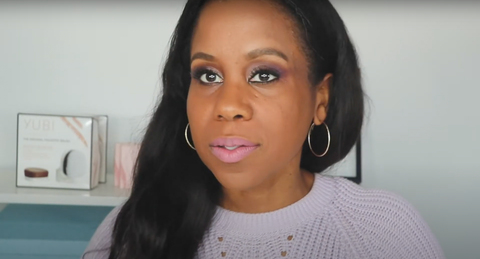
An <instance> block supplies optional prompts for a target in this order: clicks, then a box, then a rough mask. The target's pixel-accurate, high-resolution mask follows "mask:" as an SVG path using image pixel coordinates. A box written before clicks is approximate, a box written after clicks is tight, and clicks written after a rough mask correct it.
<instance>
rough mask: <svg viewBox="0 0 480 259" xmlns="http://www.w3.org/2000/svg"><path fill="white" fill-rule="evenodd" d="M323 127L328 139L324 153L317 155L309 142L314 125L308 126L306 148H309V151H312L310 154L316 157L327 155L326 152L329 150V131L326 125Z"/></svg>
mask: <svg viewBox="0 0 480 259" xmlns="http://www.w3.org/2000/svg"><path fill="white" fill-rule="evenodd" d="M323 125H325V129H327V137H328V143H327V148H326V149H325V152H323V153H322V154H320V155H319V154H317V153H315V151H313V148H312V143H311V142H310V135H311V134H312V131H313V128H314V127H315V123H312V126H310V130H309V131H308V138H307V139H308V146H309V147H310V151H312V154H313V155H314V156H316V157H323V156H325V155H326V154H327V152H328V150H329V149H330V129H329V128H328V126H327V124H326V123H325V122H324V123H323Z"/></svg>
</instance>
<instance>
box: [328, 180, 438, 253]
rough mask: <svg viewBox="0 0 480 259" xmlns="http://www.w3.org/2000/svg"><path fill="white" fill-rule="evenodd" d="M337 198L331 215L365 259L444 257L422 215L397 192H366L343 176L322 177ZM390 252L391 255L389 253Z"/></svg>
mask: <svg viewBox="0 0 480 259" xmlns="http://www.w3.org/2000/svg"><path fill="white" fill-rule="evenodd" d="M322 180H323V181H325V182H327V183H328V184H329V185H331V186H332V189H334V190H335V191H334V192H335V195H334V197H333V199H332V201H331V204H330V205H331V208H330V210H329V213H330V214H331V216H332V219H333V220H334V222H335V224H336V225H337V227H338V228H339V229H340V231H341V232H343V234H344V235H345V236H346V238H348V239H349V240H350V243H351V244H352V245H353V246H354V249H361V250H362V249H363V250H364V251H363V252H364V253H365V254H364V256H366V257H365V258H377V257H378V254H377V255H375V254H374V253H381V254H382V255H388V256H386V257H388V258H444V257H443V252H442V250H441V248H440V246H439V244H438V242H437V240H436V238H435V236H434V235H433V234H432V232H431V230H430V228H429V226H428V225H427V223H426V222H425V221H424V219H423V218H422V216H421V215H420V213H419V212H418V211H417V210H416V209H415V208H414V206H413V205H412V204H411V203H410V202H408V201H407V200H406V199H404V198H403V197H401V196H400V195H397V194H395V193H393V192H389V191H385V190H378V189H366V188H364V187H362V186H360V185H358V184H356V183H354V182H352V181H350V180H348V179H345V178H342V177H330V176H322ZM385 253H387V254H385Z"/></svg>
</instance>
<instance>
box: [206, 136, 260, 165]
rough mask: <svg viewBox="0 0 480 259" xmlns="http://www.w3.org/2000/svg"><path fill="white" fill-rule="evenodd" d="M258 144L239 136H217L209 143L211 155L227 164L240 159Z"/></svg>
mask: <svg viewBox="0 0 480 259" xmlns="http://www.w3.org/2000/svg"><path fill="white" fill-rule="evenodd" d="M258 146H259V145H258V144H255V143H252V142H250V141H248V140H245V139H241V138H218V139H215V140H214V141H213V142H212V143H211V144H210V148H211V150H212V153H213V155H214V156H216V157H217V158H218V159H219V160H220V161H222V162H224V163H228V164H233V163H237V162H240V161H242V160H243V159H244V158H245V157H247V156H248V155H250V154H251V153H252V152H253V151H255V149H257V148H258Z"/></svg>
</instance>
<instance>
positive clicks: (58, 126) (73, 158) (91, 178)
mask: <svg viewBox="0 0 480 259" xmlns="http://www.w3.org/2000/svg"><path fill="white" fill-rule="evenodd" d="M17 131H18V132H17V186H18V187H43V188H63V189H82V190H90V189H93V188H94V187H96V186H97V185H98V183H99V177H100V173H101V164H102V150H103V147H102V145H103V144H102V143H101V141H100V135H101V134H99V119H98V117H95V116H60V115H40V114H23V113H19V114H18V117H17ZM103 157H104V156H103Z"/></svg>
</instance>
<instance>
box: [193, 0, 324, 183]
mask: <svg viewBox="0 0 480 259" xmlns="http://www.w3.org/2000/svg"><path fill="white" fill-rule="evenodd" d="M295 30H296V29H295V26H294V24H293V22H292V20H291V19H290V18H289V17H288V16H287V15H285V14H284V13H283V12H281V11H280V9H279V8H278V7H275V5H274V4H273V3H272V2H270V1H258V0H229V1H212V2H210V3H209V4H207V5H206V6H205V8H204V9H203V10H202V13H201V15H200V18H199V21H198V25H197V27H196V29H195V32H194V35H193V39H192V48H191V71H192V80H191V83H190V90H189V93H188V100H187V115H188V120H189V123H190V129H191V133H192V139H193V145H194V146H195V148H196V150H197V152H198V154H199V156H200V158H201V159H202V161H203V162H204V163H205V164H206V166H207V167H208V168H209V169H210V170H211V171H212V172H213V174H214V175H215V177H216V178H217V179H218V181H219V182H220V183H221V184H222V186H223V187H224V188H227V189H235V190H250V189H253V188H255V187H258V186H261V185H262V184H265V183H266V182H268V181H271V180H272V179H275V178H278V177H281V176H282V175H285V174H292V173H298V172H299V166H300V157H301V150H302V145H303V142H304V140H305V138H306V136H307V133H308V130H309V127H310V124H311V123H312V120H315V121H316V122H317V124H319V123H321V122H322V121H323V119H324V118H325V108H324V106H326V102H327V101H328V87H327V89H325V88H324V87H323V88H322V87H316V86H315V87H312V85H311V84H310V82H309V80H308V74H309V72H308V67H307V60H306V57H305V54H304V53H303V51H302V49H301V46H300V42H299V41H298V40H297V38H296V37H297V33H295Z"/></svg>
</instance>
